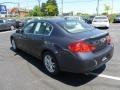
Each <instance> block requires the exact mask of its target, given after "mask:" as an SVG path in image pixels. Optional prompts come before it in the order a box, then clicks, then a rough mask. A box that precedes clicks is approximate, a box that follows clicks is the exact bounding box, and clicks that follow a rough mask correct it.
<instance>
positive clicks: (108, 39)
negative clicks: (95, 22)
mask: <svg viewBox="0 0 120 90" xmlns="http://www.w3.org/2000/svg"><path fill="white" fill-rule="evenodd" d="M111 42H112V38H111V36H110V35H109V36H107V43H108V44H110V43H111Z"/></svg>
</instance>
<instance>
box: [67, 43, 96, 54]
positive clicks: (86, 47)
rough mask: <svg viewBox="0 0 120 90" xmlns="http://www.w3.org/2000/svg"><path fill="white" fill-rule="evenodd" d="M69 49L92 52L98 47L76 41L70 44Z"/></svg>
mask: <svg viewBox="0 0 120 90" xmlns="http://www.w3.org/2000/svg"><path fill="white" fill-rule="evenodd" d="M68 49H69V50H70V51H72V52H75V53H76V52H91V51H94V50H95V49H96V47H95V46H93V45H91V44H88V43H86V42H83V41H81V42H74V43H71V44H70V45H69V46H68Z"/></svg>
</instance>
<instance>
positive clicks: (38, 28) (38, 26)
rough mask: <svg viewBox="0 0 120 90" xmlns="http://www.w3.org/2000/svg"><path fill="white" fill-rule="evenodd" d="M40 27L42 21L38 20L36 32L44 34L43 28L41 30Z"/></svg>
mask: <svg viewBox="0 0 120 90" xmlns="http://www.w3.org/2000/svg"><path fill="white" fill-rule="evenodd" d="M40 27H41V23H40V22H38V23H37V24H36V27H35V32H34V33H35V34H43V32H42V31H43V30H40Z"/></svg>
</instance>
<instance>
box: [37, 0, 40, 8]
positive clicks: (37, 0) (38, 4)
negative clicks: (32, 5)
mask: <svg viewBox="0 0 120 90" xmlns="http://www.w3.org/2000/svg"><path fill="white" fill-rule="evenodd" d="M37 1H38V6H39V8H40V2H41V0H37Z"/></svg>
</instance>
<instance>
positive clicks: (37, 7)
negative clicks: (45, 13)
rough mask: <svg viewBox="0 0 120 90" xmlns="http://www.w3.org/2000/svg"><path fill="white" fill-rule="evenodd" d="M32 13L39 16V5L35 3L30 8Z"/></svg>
mask: <svg viewBox="0 0 120 90" xmlns="http://www.w3.org/2000/svg"><path fill="white" fill-rule="evenodd" d="M32 14H33V16H41V11H40V7H39V6H37V5H36V6H35V7H34V8H33V10H32Z"/></svg>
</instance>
